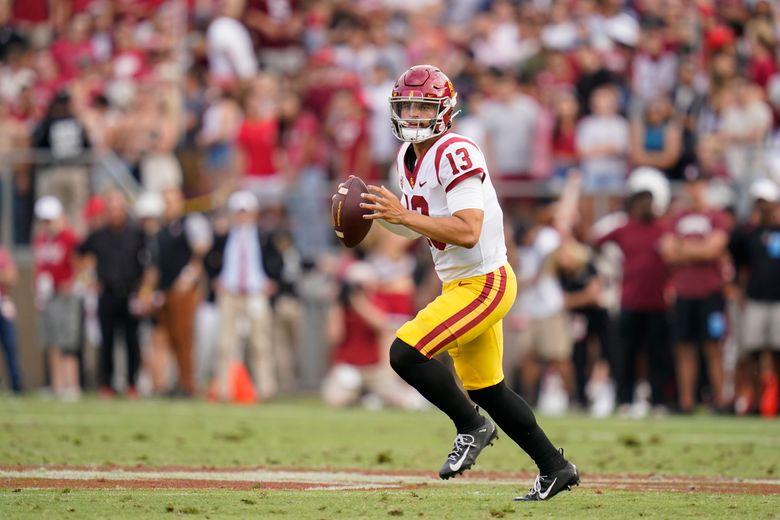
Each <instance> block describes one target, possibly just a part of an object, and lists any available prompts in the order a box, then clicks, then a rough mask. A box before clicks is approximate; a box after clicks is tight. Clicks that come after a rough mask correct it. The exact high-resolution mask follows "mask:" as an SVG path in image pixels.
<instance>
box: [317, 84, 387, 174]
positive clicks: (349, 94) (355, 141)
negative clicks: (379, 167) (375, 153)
mask: <svg viewBox="0 0 780 520" xmlns="http://www.w3.org/2000/svg"><path fill="white" fill-rule="evenodd" d="M368 125H369V120H368V117H367V116H366V113H365V111H364V106H363V103H362V102H361V100H360V99H359V98H358V96H356V95H355V93H354V92H353V91H352V90H349V89H342V90H339V91H338V92H336V94H335V95H334V96H333V98H332V99H331V100H330V103H329V105H328V111H327V115H326V117H325V130H326V133H327V135H328V138H329V140H330V143H331V145H332V155H331V158H332V160H331V172H332V173H333V175H334V176H335V177H336V178H339V179H343V178H346V177H347V176H348V175H355V176H357V177H361V178H362V179H364V180H368V179H373V178H375V175H374V172H373V171H372V165H371V153H370V145H371V141H370V138H369V131H368Z"/></svg>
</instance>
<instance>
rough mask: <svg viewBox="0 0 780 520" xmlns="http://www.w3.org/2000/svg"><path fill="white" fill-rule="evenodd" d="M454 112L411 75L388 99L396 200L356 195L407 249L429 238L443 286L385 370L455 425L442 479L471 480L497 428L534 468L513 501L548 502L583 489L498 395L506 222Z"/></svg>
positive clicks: (508, 274)
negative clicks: (469, 473)
mask: <svg viewBox="0 0 780 520" xmlns="http://www.w3.org/2000/svg"><path fill="white" fill-rule="evenodd" d="M456 103H457V94H456V93H455V90H454V88H453V86H452V82H451V81H450V80H449V78H447V76H446V75H445V74H444V73H443V72H442V71H440V70H439V69H438V68H436V67H433V66H431V65H418V66H415V67H412V68H410V69H409V70H407V71H406V72H405V73H404V74H403V75H402V76H401V77H400V78H399V79H398V82H397V83H396V84H395V87H394V88H393V92H392V94H391V96H390V107H391V114H392V126H393V132H394V134H395V136H396V137H397V138H398V139H399V140H401V141H403V142H404V144H403V145H402V146H401V149H400V150H399V152H398V160H397V169H398V183H399V187H400V191H401V199H400V200H399V199H398V197H397V196H396V195H394V194H393V193H392V192H391V191H390V190H388V189H387V188H386V187H384V186H369V187H368V189H369V193H366V194H363V198H364V202H363V203H362V204H361V205H362V206H363V207H364V208H367V209H369V210H371V211H372V213H370V214H368V215H366V216H365V218H369V219H377V220H378V222H379V223H380V224H381V225H383V226H385V227H387V228H388V229H390V230H392V231H394V232H395V233H397V234H400V235H403V236H407V237H409V238H414V237H418V236H423V237H425V238H426V240H427V241H428V244H429V246H430V249H431V253H432V255H433V260H434V263H435V267H436V273H437V274H438V276H439V278H441V281H442V282H443V286H442V293H441V295H439V296H438V297H437V298H436V299H435V300H434V301H432V302H431V303H430V304H429V305H428V306H427V307H425V308H424V309H422V310H421V311H420V312H419V313H418V314H417V315H416V316H415V317H414V318H413V319H412V320H410V321H408V322H406V323H405V324H404V325H402V326H401V328H400V329H398V332H397V333H396V339H395V341H394V342H393V344H392V345H391V347H390V364H391V366H392V367H393V369H394V370H395V371H396V372H397V373H398V374H399V375H400V376H401V377H402V378H403V379H404V380H405V381H406V382H407V383H409V384H410V385H412V386H413V387H414V388H416V389H417V390H418V391H419V392H420V393H421V394H422V395H423V396H424V397H425V398H426V399H428V401H430V402H431V403H433V404H434V405H435V406H436V407H438V408H439V409H440V410H441V411H442V412H444V413H445V414H447V416H449V418H450V419H451V420H452V421H453V423H454V424H455V428H456V430H457V435H456V437H455V442H454V445H453V448H452V451H451V453H450V454H449V455H448V457H447V460H445V462H444V464H443V465H442V467H441V469H440V470H439V476H440V477H441V478H443V479H448V478H451V477H454V476H456V475H459V474H461V473H463V472H464V471H465V470H467V469H469V468H470V467H471V466H472V465H473V464H474V462H475V461H476V459H477V456H478V455H479V453H480V452H481V451H482V450H483V449H484V448H485V447H486V446H488V445H490V444H492V443H493V440H494V439H496V438H497V428H496V424H498V426H500V427H501V429H502V430H503V431H504V432H506V434H507V435H508V436H509V437H511V438H512V440H513V441H515V442H516V443H517V444H518V445H519V446H520V447H521V448H522V449H523V450H525V452H526V453H528V454H529V455H530V456H531V458H532V459H533V460H534V462H535V463H536V465H537V466H538V467H539V476H538V477H537V478H536V481H535V482H534V485H533V487H532V488H531V491H530V492H529V493H527V494H526V495H524V496H521V497H517V498H516V500H546V499H549V498H552V497H553V496H555V495H556V494H557V493H559V492H560V491H562V490H564V489H570V488H571V486H572V485H576V484H578V483H579V479H580V477H579V473H578V472H577V468H576V466H575V465H574V464H572V463H571V462H569V461H567V460H566V459H565V458H564V457H563V451H562V450H557V449H556V448H555V447H554V446H553V445H552V443H551V442H550V441H549V439H548V438H547V436H546V435H545V433H544V432H543V431H542V429H541V428H540V427H539V425H538V424H537V422H536V419H535V417H534V414H533V411H532V410H531V408H530V407H529V406H528V404H527V403H526V402H525V401H524V400H523V399H522V398H521V397H520V396H519V395H517V394H516V393H514V392H513V391H512V390H511V389H510V388H509V387H508V386H507V385H506V384H505V383H504V374H503V371H502V368H501V357H502V352H503V335H502V328H501V324H502V318H503V317H504V315H505V314H506V313H507V312H508V311H509V308H510V307H511V306H512V303H513V302H514V300H515V296H516V294H517V281H516V279H515V275H514V272H513V271H512V268H511V267H510V266H509V265H508V264H507V256H506V245H505V242H504V229H503V213H502V211H501V207H500V206H499V203H498V197H497V196H496V191H495V189H494V188H493V184H492V182H491V181H490V175H489V173H488V169H487V165H486V163H485V158H484V156H483V155H482V151H481V150H480V149H479V147H478V146H477V145H476V144H475V143H474V142H473V141H471V140H470V139H468V138H466V137H464V136H461V135H458V134H455V133H452V132H450V131H449V130H450V127H451V126H452V118H453V117H454V116H455V115H456V114H455V112H454V110H455V106H456ZM444 351H446V352H447V353H448V354H449V355H450V356H451V357H452V359H453V362H454V365H455V372H456V373H457V376H458V377H459V378H460V380H461V381H462V383H463V387H464V388H465V389H466V391H467V392H468V397H469V398H470V399H471V401H473V403H475V404H476V405H477V406H478V407H481V408H482V409H483V410H485V411H486V412H487V413H488V414H489V415H490V417H491V418H492V420H490V419H487V418H486V417H484V416H482V415H481V414H480V413H479V408H477V407H475V406H474V405H473V404H472V402H470V401H469V399H468V398H467V397H466V396H465V395H464V394H463V392H462V391H461V390H460V388H459V386H458V384H457V382H456V381H455V378H454V377H453V376H452V374H451V372H450V371H449V370H448V369H447V368H446V367H445V366H444V365H443V364H441V363H440V362H439V361H438V360H436V359H432V358H433V356H435V355H436V354H438V353H440V352H444ZM493 421H495V423H494V422H493Z"/></svg>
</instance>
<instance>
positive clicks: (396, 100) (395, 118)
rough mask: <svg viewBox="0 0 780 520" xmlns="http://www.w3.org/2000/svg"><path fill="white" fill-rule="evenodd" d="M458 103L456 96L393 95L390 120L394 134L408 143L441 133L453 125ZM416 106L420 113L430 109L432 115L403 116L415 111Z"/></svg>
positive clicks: (418, 141)
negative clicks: (419, 116) (454, 110)
mask: <svg viewBox="0 0 780 520" xmlns="http://www.w3.org/2000/svg"><path fill="white" fill-rule="evenodd" d="M456 103H457V101H456V98H455V96H453V97H452V98H449V97H445V98H425V97H413V96H398V97H391V98H390V120H391V123H392V127H393V134H395V136H396V137H397V138H398V139H400V140H401V141H404V142H408V143H420V142H423V141H426V140H428V139H430V138H432V137H436V136H438V135H441V134H443V133H444V132H446V131H447V130H448V129H449V127H450V125H451V122H452V117H454V115H455V114H451V112H452V109H453V107H454V106H455V105H456ZM415 105H416V106H415ZM414 108H416V111H417V112H418V113H420V112H427V111H430V112H432V114H431V115H432V117H425V118H410V117H403V115H405V114H409V113H410V112H412V111H414V110H413V109H414ZM431 109H432V110H431ZM433 114H435V115H433Z"/></svg>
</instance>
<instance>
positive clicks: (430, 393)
mask: <svg viewBox="0 0 780 520" xmlns="http://www.w3.org/2000/svg"><path fill="white" fill-rule="evenodd" d="M390 366H392V367H393V370H395V371H396V373H397V374H398V375H399V376H401V379H403V380H404V381H406V382H407V383H409V384H410V385H411V386H413V387H414V388H415V389H417V391H418V392H420V394H422V396H423V397H425V398H426V399H427V400H428V401H430V402H431V403H432V404H433V405H434V406H436V407H437V408H438V409H439V410H441V411H442V412H444V413H445V414H447V416H448V417H449V418H450V419H452V422H454V423H455V427H456V428H457V429H458V431H459V432H466V431H469V430H473V429H475V428H478V427H479V426H481V425H482V423H483V421H484V419H483V418H482V417H481V416H480V415H479V413H478V412H477V411H476V410H475V409H474V406H473V405H472V404H471V403H470V402H469V400H468V398H467V397H466V396H465V395H464V394H463V392H462V391H461V389H460V387H458V384H457V383H456V382H455V378H454V376H453V375H452V372H450V371H449V369H447V367H445V366H444V365H442V364H441V363H439V362H438V361H436V360H435V359H428V358H427V357H425V356H424V355H422V354H420V353H419V352H418V351H417V350H415V349H414V348H413V347H412V346H410V345H409V344H407V343H405V342H403V341H401V340H400V339H398V338H396V340H395V341H394V342H393V344H392V345H391V346H390Z"/></svg>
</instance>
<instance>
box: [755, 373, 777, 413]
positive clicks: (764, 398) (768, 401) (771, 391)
mask: <svg viewBox="0 0 780 520" xmlns="http://www.w3.org/2000/svg"><path fill="white" fill-rule="evenodd" d="M778 393H780V383H778V380H777V375H776V374H766V375H764V391H763V392H762V393H761V405H760V411H761V415H763V416H764V417H774V416H776V415H777V411H778V404H780V403H778Z"/></svg>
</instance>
